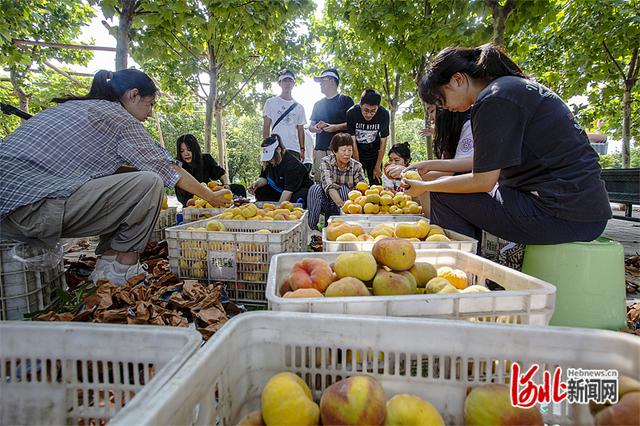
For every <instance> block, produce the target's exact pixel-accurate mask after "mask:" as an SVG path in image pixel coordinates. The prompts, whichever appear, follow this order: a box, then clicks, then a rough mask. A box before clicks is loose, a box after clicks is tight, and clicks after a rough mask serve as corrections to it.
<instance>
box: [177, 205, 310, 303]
mask: <svg viewBox="0 0 640 426" xmlns="http://www.w3.org/2000/svg"><path fill="white" fill-rule="evenodd" d="M306 214H307V212H305V216H303V219H306ZM208 221H209V220H203V221H197V222H192V223H188V224H185V225H179V226H174V227H172V228H167V229H166V239H167V243H168V246H169V263H170V265H171V270H172V272H174V273H175V274H176V275H178V277H180V278H188V279H199V280H203V281H223V282H226V283H227V290H228V293H229V298H230V299H231V300H233V301H236V302H244V303H251V304H262V305H266V303H267V300H266V297H265V289H266V283H267V273H268V271H269V262H270V261H271V257H272V256H273V255H276V254H278V253H296V252H301V251H304V250H305V249H306V245H307V241H306V237H305V236H306V222H305V221H304V220H302V221H300V220H291V221H277V220H273V221H271V220H269V221H263V220H261V221H257V220H221V221H220V222H221V223H222V224H223V225H224V226H225V229H226V231H225V232H211V231H194V230H187V228H191V227H194V228H197V227H206V226H207V222H208ZM262 229H266V230H268V231H270V232H271V233H269V234H266V233H265V234H260V233H256V231H258V230H262Z"/></svg>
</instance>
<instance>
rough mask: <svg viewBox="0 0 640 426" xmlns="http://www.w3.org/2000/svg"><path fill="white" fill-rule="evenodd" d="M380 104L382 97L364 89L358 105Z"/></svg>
mask: <svg viewBox="0 0 640 426" xmlns="http://www.w3.org/2000/svg"><path fill="white" fill-rule="evenodd" d="M380 102H382V95H381V94H380V93H378V92H376V91H375V90H373V89H365V91H364V92H362V96H361V97H360V105H362V104H367V105H380Z"/></svg>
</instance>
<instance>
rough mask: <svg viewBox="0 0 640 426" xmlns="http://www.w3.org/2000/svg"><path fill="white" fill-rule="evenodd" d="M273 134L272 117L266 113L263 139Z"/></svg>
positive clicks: (263, 118)
mask: <svg viewBox="0 0 640 426" xmlns="http://www.w3.org/2000/svg"><path fill="white" fill-rule="evenodd" d="M270 135H271V119H270V118H269V117H267V116H266V115H265V116H263V117H262V139H266V138H268V137H269V136H270Z"/></svg>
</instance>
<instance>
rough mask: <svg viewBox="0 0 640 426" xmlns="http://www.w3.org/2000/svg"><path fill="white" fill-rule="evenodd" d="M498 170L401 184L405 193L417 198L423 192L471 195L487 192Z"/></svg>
mask: <svg viewBox="0 0 640 426" xmlns="http://www.w3.org/2000/svg"><path fill="white" fill-rule="evenodd" d="M499 177H500V169H496V170H491V171H488V172H482V173H473V172H472V173H465V174H463V175H456V176H447V177H442V178H440V179H436V180H432V181H428V182H424V181H419V180H411V179H402V183H403V184H404V185H405V186H409V188H407V189H405V193H407V194H408V195H411V196H412V197H418V196H420V195H421V194H424V193H425V192H427V191H429V192H450V193H453V194H472V193H476V192H489V191H491V190H492V189H493V187H494V186H495V185H496V183H497V182H498V178H499Z"/></svg>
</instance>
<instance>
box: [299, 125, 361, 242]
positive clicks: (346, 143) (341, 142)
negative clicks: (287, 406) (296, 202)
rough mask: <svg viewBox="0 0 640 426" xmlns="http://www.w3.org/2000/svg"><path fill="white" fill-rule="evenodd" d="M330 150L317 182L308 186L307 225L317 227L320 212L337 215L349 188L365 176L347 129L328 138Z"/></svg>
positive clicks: (321, 165) (314, 228)
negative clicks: (355, 158)
mask: <svg viewBox="0 0 640 426" xmlns="http://www.w3.org/2000/svg"><path fill="white" fill-rule="evenodd" d="M329 148H330V149H331V153H330V154H329V155H327V156H326V157H324V158H323V159H322V163H321V164H320V184H314V185H313V186H311V188H310V189H309V195H308V197H307V205H308V206H309V227H310V228H311V229H312V230H317V229H318V221H319V220H320V214H321V213H324V214H325V215H337V214H340V210H339V209H340V208H341V207H342V206H343V204H344V202H345V200H347V199H348V198H349V196H348V194H349V191H351V190H352V189H354V188H355V187H356V184H357V183H358V182H362V181H364V180H365V178H364V170H363V169H362V164H360V163H359V162H358V161H356V160H354V159H353V158H352V157H353V141H352V140H351V135H349V134H348V133H338V134H336V135H335V136H334V137H333V138H332V139H331V145H330V146H329Z"/></svg>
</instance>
